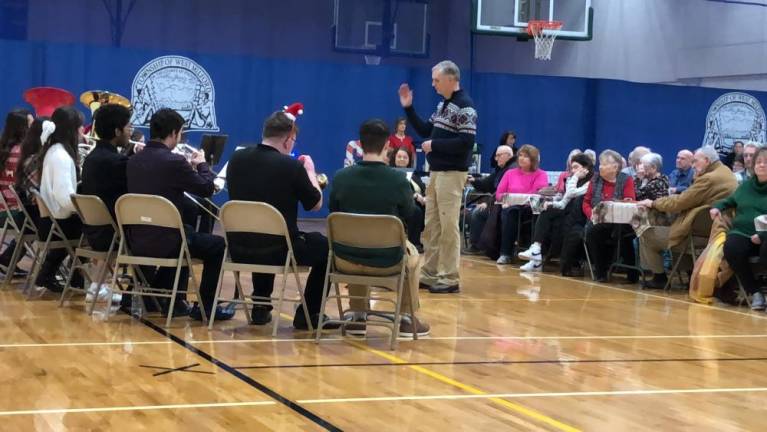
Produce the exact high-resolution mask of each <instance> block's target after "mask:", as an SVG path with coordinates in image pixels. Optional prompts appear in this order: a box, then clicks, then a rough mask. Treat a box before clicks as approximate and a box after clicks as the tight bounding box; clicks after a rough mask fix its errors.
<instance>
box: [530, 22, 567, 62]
mask: <svg viewBox="0 0 767 432" xmlns="http://www.w3.org/2000/svg"><path fill="white" fill-rule="evenodd" d="M561 28H562V21H540V20H530V21H529V22H528V23H527V34H529V35H530V36H532V37H533V39H535V58H536V59H537V60H551V49H552V48H554V40H555V39H556V38H557V34H556V32H555V31H556V30H559V29H561Z"/></svg>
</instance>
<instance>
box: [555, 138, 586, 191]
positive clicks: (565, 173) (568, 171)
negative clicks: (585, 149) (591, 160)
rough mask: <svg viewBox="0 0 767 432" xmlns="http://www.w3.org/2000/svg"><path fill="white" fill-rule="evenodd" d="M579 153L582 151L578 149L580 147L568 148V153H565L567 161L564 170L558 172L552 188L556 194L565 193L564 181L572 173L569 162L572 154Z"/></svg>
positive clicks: (570, 162) (571, 159)
mask: <svg viewBox="0 0 767 432" xmlns="http://www.w3.org/2000/svg"><path fill="white" fill-rule="evenodd" d="M581 153H582V152H581V151H580V149H572V150H570V154H568V155H567V163H565V170H564V171H562V173H561V174H559V177H558V178H557V184H556V186H555V188H554V189H555V190H556V192H557V193H558V194H563V193H565V182H566V181H567V179H568V178H570V176H571V175H572V166H571V164H572V161H573V156H575V155H577V154H581Z"/></svg>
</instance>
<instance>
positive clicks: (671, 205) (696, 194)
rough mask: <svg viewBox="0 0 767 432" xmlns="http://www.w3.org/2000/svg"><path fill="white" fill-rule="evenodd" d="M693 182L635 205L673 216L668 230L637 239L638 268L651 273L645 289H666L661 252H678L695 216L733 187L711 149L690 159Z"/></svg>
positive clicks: (727, 171)
mask: <svg viewBox="0 0 767 432" xmlns="http://www.w3.org/2000/svg"><path fill="white" fill-rule="evenodd" d="M693 169H694V171H695V172H696V173H697V174H696V177H695V182H694V183H693V184H692V185H690V187H689V188H687V189H686V190H685V191H684V192H682V193H679V194H674V195H671V196H668V197H661V198H658V199H655V200H652V199H645V200H643V201H641V202H640V203H639V204H640V205H642V206H645V207H648V208H654V209H655V210H657V211H660V212H663V213H670V214H676V215H677V216H676V218H675V219H674V222H673V223H672V224H671V227H663V226H654V227H652V228H649V229H647V230H646V231H645V232H644V233H643V234H642V236H641V237H639V252H640V258H641V263H642V268H645V269H648V270H650V271H652V272H653V279H652V280H650V281H647V283H646V284H645V287H646V288H654V289H661V288H663V287H665V286H666V273H665V270H664V267H663V256H662V252H663V251H664V250H667V249H670V250H672V251H681V250H683V249H684V248H685V247H686V246H687V245H686V243H684V242H685V240H686V239H687V236H688V235H689V233H690V230H691V229H692V224H693V221H694V220H695V218H696V217H697V216H698V213H700V212H701V211H705V210H706V209H708V208H709V207H710V206H711V205H712V204H713V203H714V202H716V201H717V200H720V199H722V198H724V197H727V196H729V195H730V194H731V193H732V192H733V191H734V190H735V188H736V187H737V181H736V180H735V178H734V177H733V176H732V173H731V172H730V169H729V168H727V167H726V166H725V165H724V164H723V163H721V162H720V161H719V154H718V153H717V151H716V150H715V149H714V148H713V147H702V148H699V149H698V150H696V151H695V154H694V156H693V168H691V170H693Z"/></svg>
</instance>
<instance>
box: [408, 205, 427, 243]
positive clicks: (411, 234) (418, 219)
mask: <svg viewBox="0 0 767 432" xmlns="http://www.w3.org/2000/svg"><path fill="white" fill-rule="evenodd" d="M406 222H407V239H408V240H409V241H410V243H413V244H414V245H416V246H420V245H421V233H423V226H424V212H423V207H421V206H419V205H418V204H416V206H415V211H413V214H412V215H410V217H409V218H408V219H407V221H406Z"/></svg>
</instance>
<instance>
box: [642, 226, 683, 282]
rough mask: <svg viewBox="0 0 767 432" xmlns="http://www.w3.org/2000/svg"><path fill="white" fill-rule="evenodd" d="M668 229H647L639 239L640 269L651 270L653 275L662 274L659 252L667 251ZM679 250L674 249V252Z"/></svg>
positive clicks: (661, 260) (656, 227)
mask: <svg viewBox="0 0 767 432" xmlns="http://www.w3.org/2000/svg"><path fill="white" fill-rule="evenodd" d="M669 232H670V228H669V227H663V226H654V227H652V228H648V229H647V230H646V231H645V232H643V233H642V235H641V236H640V237H639V257H640V260H641V262H642V268H646V269H648V270H652V272H653V273H656V274H657V273H664V272H665V269H664V268H663V256H662V255H661V252H663V251H664V250H666V249H668V236H669ZM677 250H680V248H677V247H675V248H674V251H677Z"/></svg>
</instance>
